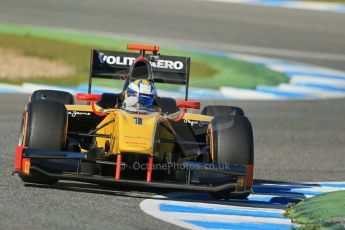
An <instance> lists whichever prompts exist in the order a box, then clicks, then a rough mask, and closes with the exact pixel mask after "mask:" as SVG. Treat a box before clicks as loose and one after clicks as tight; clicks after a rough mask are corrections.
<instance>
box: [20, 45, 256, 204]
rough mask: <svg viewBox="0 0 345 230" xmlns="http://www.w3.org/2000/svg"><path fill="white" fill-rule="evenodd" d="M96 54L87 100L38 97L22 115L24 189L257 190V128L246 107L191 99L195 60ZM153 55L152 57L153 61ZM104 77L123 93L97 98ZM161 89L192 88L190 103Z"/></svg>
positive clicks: (83, 96)
mask: <svg viewBox="0 0 345 230" xmlns="http://www.w3.org/2000/svg"><path fill="white" fill-rule="evenodd" d="M127 48H128V50H134V51H135V52H116V51H106V50H96V49H94V50H92V51H91V65H90V75H89V87H88V92H87V93H78V94H77V95H76V99H77V100H79V101H86V103H84V104H83V103H79V104H75V103H74V96H73V95H72V94H70V93H68V92H64V91H57V90H37V91H35V92H33V94H32V95H31V97H30V99H29V102H28V104H27V105H26V106H25V110H24V113H23V119H22V125H21V131H20V137H19V144H18V146H17V148H16V154H15V163H14V164H15V165H14V171H15V173H18V175H19V177H20V178H21V179H22V180H23V181H24V182H26V183H39V184H54V183H57V182H58V180H72V181H81V182H89V183H96V184H118V185H120V186H124V187H125V186H127V187H129V186H131V187H155V188H170V189H177V190H178V189H181V190H193V191H205V192H211V193H212V194H214V195H215V196H216V197H218V198H245V197H247V196H248V195H249V194H250V193H251V191H252V185H253V168H254V147H253V131H252V126H251V123H250V121H249V120H248V118H247V117H246V116H245V114H244V112H243V110H242V109H241V108H239V107H234V106H219V105H214V106H206V107H204V108H203V110H202V111H201V114H199V113H189V112H187V110H188V109H193V111H195V110H197V109H200V102H197V101H188V83H189V69H190V58H189V57H177V56H163V55H160V54H159V53H158V52H159V50H160V48H159V47H158V46H147V45H133V44H129V45H128V46H127ZM148 53H150V54H148ZM95 78H98V80H100V79H101V80H107V81H110V82H112V81H118V80H123V82H124V84H123V85H124V86H123V90H122V91H121V92H118V93H102V94H95V93H93V91H92V85H93V81H94V79H95ZM156 84H178V85H185V91H186V93H185V98H184V99H185V100H179V101H176V100H175V99H174V98H169V97H160V96H159V92H157V88H156V87H155V85H156Z"/></svg>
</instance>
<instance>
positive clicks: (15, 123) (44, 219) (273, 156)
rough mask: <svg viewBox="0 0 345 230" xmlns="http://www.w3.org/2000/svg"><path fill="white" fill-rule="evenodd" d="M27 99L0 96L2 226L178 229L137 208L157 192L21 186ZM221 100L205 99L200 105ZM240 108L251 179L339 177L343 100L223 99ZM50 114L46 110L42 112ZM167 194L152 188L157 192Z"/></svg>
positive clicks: (343, 143) (344, 172) (343, 145)
mask: <svg viewBox="0 0 345 230" xmlns="http://www.w3.org/2000/svg"><path fill="white" fill-rule="evenodd" d="M27 99H28V96H24V95H14V94H13V95H11V94H2V95H1V96H0V104H1V107H0V114H1V116H0V146H1V150H0V228H1V229H120V228H123V229H176V228H177V227H176V226H173V225H170V224H167V223H164V222H161V221H158V220H156V219H154V218H152V217H150V216H148V215H147V214H145V213H143V212H142V211H141V210H140V208H139V203H140V201H142V200H143V199H146V198H149V197H151V196H152V195H154V194H157V191H153V190H151V191H148V190H140V189H139V188H135V189H134V190H133V191H131V190H124V189H120V188H110V189H109V188H105V187H101V186H96V185H87V184H81V183H73V182H60V183H58V184H57V185H55V186H39V185H24V183H22V182H21V181H20V179H19V178H18V177H17V176H11V172H12V171H13V160H14V150H15V146H16V145H17V139H18V133H19V126H20V118H21V113H22V110H23V107H24V105H25V103H26V101H27ZM208 103H211V104H224V102H211V101H210V102H204V103H203V105H206V104H208ZM227 104H231V105H237V106H242V107H243V108H244V109H245V111H246V114H247V116H248V117H249V118H250V119H251V121H252V123H253V128H254V137H255V178H256V181H263V180H268V181H272V182H282V181H327V180H330V181H332V180H333V181H334V180H344V175H345V169H344V165H345V157H344V153H345V152H344V149H345V135H344V134H345V122H344V120H343V119H344V114H345V103H344V100H324V101H288V102H284V101H266V102H254V101H253V102H250V101H229V102H227ZM47 116H49V111H47ZM166 192H170V191H169V190H158V194H159V193H166Z"/></svg>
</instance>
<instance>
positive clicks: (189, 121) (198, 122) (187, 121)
mask: <svg viewBox="0 0 345 230" xmlns="http://www.w3.org/2000/svg"><path fill="white" fill-rule="evenodd" d="M183 122H184V123H185V124H190V126H193V127H195V126H197V127H203V126H206V125H208V122H206V121H193V120H188V119H183Z"/></svg>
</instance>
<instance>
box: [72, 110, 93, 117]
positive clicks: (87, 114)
mask: <svg viewBox="0 0 345 230" xmlns="http://www.w3.org/2000/svg"><path fill="white" fill-rule="evenodd" d="M68 115H70V116H71V117H76V116H91V112H83V111H75V110H74V111H68Z"/></svg>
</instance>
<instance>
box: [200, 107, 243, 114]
mask: <svg viewBox="0 0 345 230" xmlns="http://www.w3.org/2000/svg"><path fill="white" fill-rule="evenodd" d="M201 114H202V115H207V116H228V115H240V116H244V112H243V109H241V108H240V107H236V106H225V105H209V106H206V107H205V108H204V109H203V110H202V111H201Z"/></svg>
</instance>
